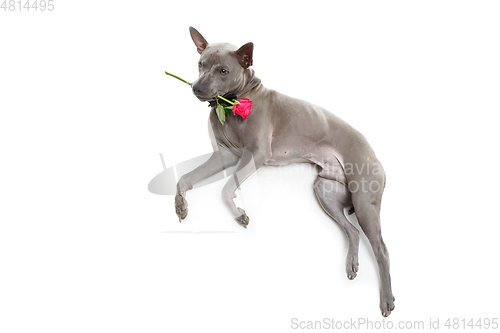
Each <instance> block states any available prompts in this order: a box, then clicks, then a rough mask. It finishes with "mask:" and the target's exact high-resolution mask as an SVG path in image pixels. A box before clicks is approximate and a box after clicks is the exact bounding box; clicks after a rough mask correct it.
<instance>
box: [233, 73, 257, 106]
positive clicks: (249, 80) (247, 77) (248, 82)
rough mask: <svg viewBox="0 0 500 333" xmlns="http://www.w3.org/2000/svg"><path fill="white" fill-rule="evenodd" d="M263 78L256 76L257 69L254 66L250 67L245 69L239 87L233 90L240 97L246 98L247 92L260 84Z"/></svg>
mask: <svg viewBox="0 0 500 333" xmlns="http://www.w3.org/2000/svg"><path fill="white" fill-rule="evenodd" d="M260 84H261V80H260V79H259V78H258V77H256V76H255V71H254V70H253V68H248V69H246V70H245V73H244V75H243V80H242V83H241V84H240V85H239V87H238V89H237V90H236V91H235V92H233V93H234V94H235V95H236V96H238V98H239V99H241V98H244V97H245V95H246V94H248V93H249V92H250V91H252V90H254V89H255V88H257V87H258V86H260Z"/></svg>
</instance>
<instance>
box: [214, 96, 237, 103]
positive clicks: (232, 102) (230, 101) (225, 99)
mask: <svg viewBox="0 0 500 333" xmlns="http://www.w3.org/2000/svg"><path fill="white" fill-rule="evenodd" d="M217 97H218V98H220V99H222V100H223V101H226V102H228V103H229V104H231V105H235V104H240V102H238V101H235V102H234V103H233V102H231V101H229V100H227V99H225V98H224V97H222V96H221V95H217Z"/></svg>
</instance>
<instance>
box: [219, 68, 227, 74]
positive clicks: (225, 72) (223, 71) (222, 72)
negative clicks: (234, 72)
mask: <svg viewBox="0 0 500 333" xmlns="http://www.w3.org/2000/svg"><path fill="white" fill-rule="evenodd" d="M220 73H221V74H227V73H229V72H228V71H227V70H225V69H224V68H223V69H221V70H220Z"/></svg>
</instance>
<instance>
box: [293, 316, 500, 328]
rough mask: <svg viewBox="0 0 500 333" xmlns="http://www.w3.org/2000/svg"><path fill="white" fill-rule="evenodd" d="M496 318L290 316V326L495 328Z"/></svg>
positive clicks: (496, 324) (497, 325)
mask: <svg viewBox="0 0 500 333" xmlns="http://www.w3.org/2000/svg"><path fill="white" fill-rule="evenodd" d="M498 327H499V324H498V318H429V320H426V321H424V320H415V321H410V320H408V321H398V322H393V321H390V320H385V318H384V319H382V320H370V319H368V318H350V319H348V320H336V319H334V318H324V319H322V320H300V319H299V318H292V319H291V320H290V328H292V329H294V330H359V329H369V330H387V329H389V330H392V329H395V330H439V329H448V330H458V329H460V330H463V329H479V330H490V329H491V330H497V329H498Z"/></svg>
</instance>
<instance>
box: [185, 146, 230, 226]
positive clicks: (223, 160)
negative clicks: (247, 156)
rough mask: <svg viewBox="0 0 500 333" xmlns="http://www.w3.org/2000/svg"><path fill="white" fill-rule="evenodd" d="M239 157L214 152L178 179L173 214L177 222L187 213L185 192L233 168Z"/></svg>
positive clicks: (223, 151)
mask: <svg viewBox="0 0 500 333" xmlns="http://www.w3.org/2000/svg"><path fill="white" fill-rule="evenodd" d="M238 160H239V157H238V156H236V155H234V154H233V153H231V152H229V151H228V150H226V149H223V148H221V149H220V150H216V151H214V153H213V154H212V156H210V158H209V159H208V160H207V161H206V162H205V163H203V164H202V165H200V166H199V167H197V168H196V169H194V170H193V171H191V172H189V173H187V174H185V175H184V176H182V177H181V178H180V179H179V182H178V183H177V195H176V196H175V212H176V214H177V216H178V217H179V222H181V220H183V219H185V218H186V216H187V212H188V209H187V207H188V204H187V201H186V192H187V191H188V190H190V189H192V188H193V185H194V184H196V183H198V182H200V181H202V180H203V179H206V178H208V177H210V176H213V175H215V174H216V173H218V172H221V171H222V170H224V169H226V168H228V167H231V166H234V165H236V164H237V163H238Z"/></svg>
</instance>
